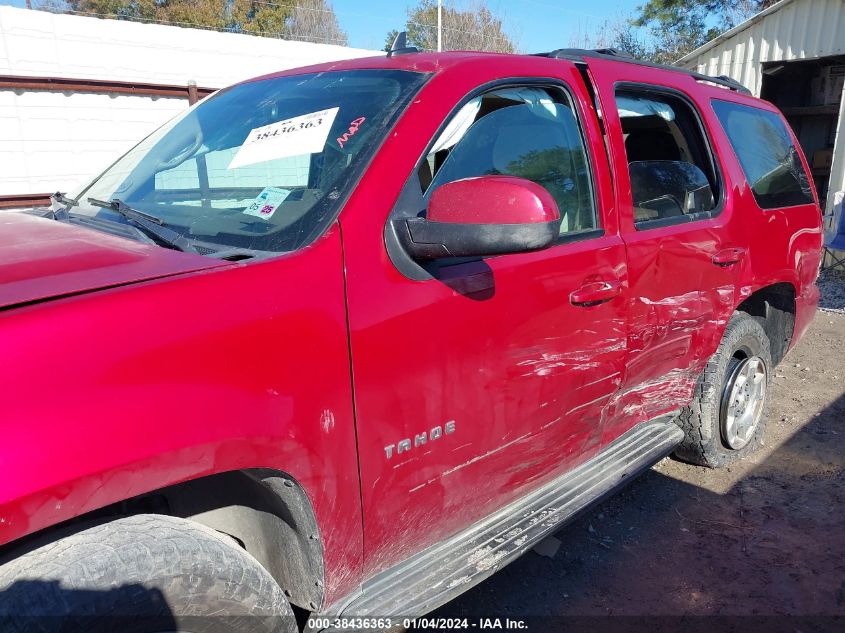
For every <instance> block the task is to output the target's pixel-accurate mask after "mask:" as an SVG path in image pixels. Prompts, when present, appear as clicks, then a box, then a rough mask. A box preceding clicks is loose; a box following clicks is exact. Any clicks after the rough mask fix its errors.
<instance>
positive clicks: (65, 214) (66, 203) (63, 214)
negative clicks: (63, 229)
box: [50, 191, 79, 221]
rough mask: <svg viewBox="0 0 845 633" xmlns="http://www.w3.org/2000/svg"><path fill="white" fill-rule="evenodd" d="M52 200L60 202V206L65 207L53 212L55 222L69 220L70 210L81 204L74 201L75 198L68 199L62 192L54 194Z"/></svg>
mask: <svg viewBox="0 0 845 633" xmlns="http://www.w3.org/2000/svg"><path fill="white" fill-rule="evenodd" d="M50 199H51V200H53V201H55V202H58V203H59V204H60V205H63V206H62V207H61V208H60V209H58V210H55V211H53V210H51V213H52V214H53V219H54V220H60V221H61V220H69V219H70V211H68V209H70V208H71V207H75V206H76V205H78V204H79V202H78V201H77V200H74V199H73V198H68V197H67V196H66V195H65V194H63V193H62V192H61V191H57V192H56V193H54V194H53V195H52V196H50Z"/></svg>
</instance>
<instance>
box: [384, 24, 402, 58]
mask: <svg viewBox="0 0 845 633" xmlns="http://www.w3.org/2000/svg"><path fill="white" fill-rule="evenodd" d="M397 35H399V31H397V30H396V29H392V30H390V31H388V32H387V36H386V37H385V38H384V51H385V52H386V53H389V52H390V49H391V48H392V47H393V40H395V39H396V36H397Z"/></svg>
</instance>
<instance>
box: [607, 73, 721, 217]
mask: <svg viewBox="0 0 845 633" xmlns="http://www.w3.org/2000/svg"><path fill="white" fill-rule="evenodd" d="M616 107H617V110H618V112H619V119H620V121H621V123H622V134H623V137H624V139H625V155H626V157H627V161H628V171H629V175H630V178H631V196H632V203H633V207H634V223H635V225H636V226H637V228H638V229H646V228H651V227H657V226H665V225H667V224H674V223H676V222H686V221H690V220H694V219H701V218H706V217H711V216H712V215H713V212H714V210H715V209H716V207H717V205H718V203H719V185H718V177H717V172H716V169H715V163H714V161H713V157H712V154H711V152H710V147H709V145H708V143H707V140H706V138H705V136H704V131H703V128H702V126H701V122H700V119H699V117H698V114H697V113H696V112H695V111H694V110H693V108H692V106H691V105H690V104H689V103H688V102H687V100H686V99H684V98H682V97H681V96H679V95H676V94H674V93H669V92H662V91H660V90H659V89H652V88H646V87H644V88H638V87H634V88H627V87H626V88H621V89H619V90H617V91H616Z"/></svg>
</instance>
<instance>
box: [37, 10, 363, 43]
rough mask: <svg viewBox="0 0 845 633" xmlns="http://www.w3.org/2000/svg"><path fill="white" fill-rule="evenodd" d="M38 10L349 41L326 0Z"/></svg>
mask: <svg viewBox="0 0 845 633" xmlns="http://www.w3.org/2000/svg"><path fill="white" fill-rule="evenodd" d="M36 8H38V9H42V10H45V11H52V12H55V13H64V12H74V13H82V14H95V15H100V16H104V17H111V18H116V19H119V20H120V19H122V20H140V21H148V22H160V23H171V24H178V25H184V26H195V27H199V28H210V29H216V30H221V31H232V32H235V33H253V34H257V35H274V36H278V37H283V38H284V37H290V38H291V39H296V40H301V41H311V42H324V43H330V44H346V42H347V38H346V33H345V32H344V31H343V30H342V29H341V28H340V25H339V23H338V20H337V15H336V14H335V13H334V10H333V9H332V7H331V5H330V4H329V3H328V2H327V1H326V0H40V2H38V1H37V2H36Z"/></svg>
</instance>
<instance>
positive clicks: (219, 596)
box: [0, 515, 297, 633]
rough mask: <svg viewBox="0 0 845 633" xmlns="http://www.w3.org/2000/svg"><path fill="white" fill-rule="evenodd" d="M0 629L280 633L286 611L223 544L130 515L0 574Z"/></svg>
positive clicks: (199, 532)
mask: <svg viewBox="0 0 845 633" xmlns="http://www.w3.org/2000/svg"><path fill="white" fill-rule="evenodd" d="M0 630H2V631H4V632H7V631H8V632H15V633H17V632H24V631H26V632H29V631H59V630H61V631H91V632H95V633H104V632H105V631H120V633H164V632H166V631H167V632H171V631H172V632H190V633H236V632H237V633H241V632H244V633H290V632H294V631H296V630H297V628H296V623H295V620H294V616H293V613H292V611H291V608H290V605H289V604H288V601H287V599H286V598H285V596H284V593H283V592H282V590H281V589H280V588H279V586H278V584H276V582H275V581H274V580H273V578H272V577H271V576H270V574H269V573H268V572H267V571H266V570H265V569H264V568H263V567H262V566H261V565H259V564H258V562H257V561H256V560H255V559H253V558H252V557H251V556H249V554H247V553H246V552H245V551H244V550H243V549H241V548H240V547H239V546H238V545H237V544H236V543H235V542H234V541H232V540H231V539H230V538H229V537H227V536H224V535H222V534H220V533H218V532H215V531H214V530H211V529H210V528H207V527H205V526H202V525H199V524H197V523H194V522H193V521H188V520H185V519H179V518H176V517H168V516H159V515H136V516H131V517H126V518H122V519H118V520H116V521H112V522H110V523H105V524H103V525H98V526H96V527H92V528H89V529H87V530H83V531H81V532H77V533H76V534H73V535H71V536H68V537H66V538H63V539H60V540H57V541H55V542H52V543H50V544H48V545H44V546H42V547H39V548H37V549H34V550H32V551H30V552H28V553H26V554H23V555H22V556H19V557H17V558H15V559H13V560H11V561H10V562H7V563H6V564H4V565H3V566H2V567H0Z"/></svg>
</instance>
